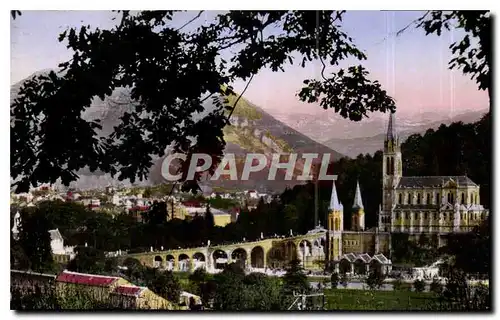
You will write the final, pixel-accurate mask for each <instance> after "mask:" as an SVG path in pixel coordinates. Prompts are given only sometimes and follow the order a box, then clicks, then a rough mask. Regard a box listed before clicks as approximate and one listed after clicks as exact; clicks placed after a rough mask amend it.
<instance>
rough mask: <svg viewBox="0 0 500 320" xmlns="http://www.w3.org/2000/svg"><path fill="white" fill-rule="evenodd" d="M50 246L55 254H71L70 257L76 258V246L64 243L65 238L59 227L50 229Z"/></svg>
mask: <svg viewBox="0 0 500 320" xmlns="http://www.w3.org/2000/svg"><path fill="white" fill-rule="evenodd" d="M49 234H50V247H51V249H52V253H53V254H61V255H69V256H70V259H73V258H74V255H75V254H74V247H69V246H65V245H64V239H63V237H62V235H61V233H60V232H59V229H54V230H49Z"/></svg>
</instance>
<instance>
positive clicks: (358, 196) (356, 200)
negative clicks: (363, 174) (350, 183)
mask: <svg viewBox="0 0 500 320" xmlns="http://www.w3.org/2000/svg"><path fill="white" fill-rule="evenodd" d="M352 207H353V208H354V209H364V207H363V200H362V199H361V190H360V189H359V180H358V182H357V183H356V194H355V195H354V204H353V205H352Z"/></svg>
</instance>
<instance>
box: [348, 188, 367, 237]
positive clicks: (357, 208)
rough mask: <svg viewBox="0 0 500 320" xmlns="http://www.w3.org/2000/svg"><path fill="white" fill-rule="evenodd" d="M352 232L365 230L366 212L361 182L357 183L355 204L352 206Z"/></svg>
mask: <svg viewBox="0 0 500 320" xmlns="http://www.w3.org/2000/svg"><path fill="white" fill-rule="evenodd" d="M351 226H352V230H364V229H365V211H364V206H363V200H362V199H361V189H360V188H359V181H358V182H357V183H356V193H355V195H354V204H353V205H352V224H351Z"/></svg>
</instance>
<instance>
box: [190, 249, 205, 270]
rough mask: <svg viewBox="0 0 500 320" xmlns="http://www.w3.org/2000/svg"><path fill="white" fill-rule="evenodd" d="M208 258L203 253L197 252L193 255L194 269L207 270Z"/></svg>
mask: <svg viewBox="0 0 500 320" xmlns="http://www.w3.org/2000/svg"><path fill="white" fill-rule="evenodd" d="M206 260H207V259H206V257H205V255H204V254H203V253H202V252H195V253H194V254H193V258H192V263H193V269H194V270H196V269H200V268H205V267H206Z"/></svg>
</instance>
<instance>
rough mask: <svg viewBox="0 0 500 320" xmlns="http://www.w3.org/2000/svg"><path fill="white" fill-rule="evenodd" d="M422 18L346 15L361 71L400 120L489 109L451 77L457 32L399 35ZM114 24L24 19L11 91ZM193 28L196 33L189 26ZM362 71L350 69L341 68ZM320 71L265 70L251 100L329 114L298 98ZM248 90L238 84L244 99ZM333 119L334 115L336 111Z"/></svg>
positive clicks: (76, 16) (102, 17)
mask: <svg viewBox="0 0 500 320" xmlns="http://www.w3.org/2000/svg"><path fill="white" fill-rule="evenodd" d="M195 14H196V12H188V13H185V14H182V15H180V16H179V17H178V18H177V19H176V20H174V22H173V25H178V26H181V25H183V24H184V23H185V22H187V21H189V20H190V18H191V17H193V16H194V15H195ZM215 14H216V12H205V13H204V14H203V15H202V16H201V17H200V19H199V21H200V23H202V22H203V21H209V20H211V18H212V17H213V16H214V15H215ZM422 14H423V13H422V12H418V11H348V12H347V13H346V14H345V16H344V19H343V22H342V30H343V31H345V32H346V33H347V34H348V35H349V36H350V37H352V38H353V40H354V43H355V44H356V46H357V47H358V48H359V49H361V50H362V51H364V52H365V53H366V55H367V56H368V59H367V61H363V62H362V64H363V65H364V66H365V67H366V68H367V69H368V71H369V72H370V74H371V76H370V78H371V79H373V80H378V81H379V82H380V83H381V84H382V86H383V88H384V89H385V90H387V92H388V93H389V94H390V95H391V96H392V97H393V98H394V99H395V100H396V105H397V110H398V113H405V114H416V115H418V114H419V113H422V112H427V111H439V112H440V113H449V114H450V116H452V115H453V114H456V113H461V112H463V111H465V110H477V109H484V108H486V107H487V106H488V96H487V94H486V92H484V91H479V90H478V89H477V86H476V84H475V82H474V81H472V80H470V79H469V78H468V77H466V76H464V75H463V74H462V73H461V72H460V71H450V70H448V61H449V60H450V58H451V51H450V49H449V46H450V44H451V43H453V42H454V41H456V40H457V39H460V38H461V36H462V34H460V33H459V32H458V31H453V30H452V31H450V32H444V33H443V34H442V36H441V37H438V36H436V35H428V36H426V35H425V32H424V31H423V30H421V29H415V28H414V27H409V28H408V29H406V31H405V32H403V33H402V34H401V35H399V36H396V32H397V31H399V30H401V29H403V28H404V27H405V26H407V25H408V24H409V23H410V22H411V21H413V20H415V19H416V18H418V17H420V16H421V15H422ZM114 16H116V14H115V13H112V12H110V11H23V14H22V16H21V17H18V18H16V20H11V84H13V83H16V82H18V81H20V80H22V79H24V78H26V77H28V76H29V75H31V74H32V73H34V72H36V71H39V70H43V69H49V68H56V67H57V65H58V64H59V63H60V62H63V61H66V60H68V59H70V57H71V55H72V52H71V51H70V50H69V49H67V48H66V46H65V44H64V43H60V42H58V40H57V37H58V35H59V34H60V33H61V32H63V31H64V30H65V29H66V28H67V27H79V26H82V25H91V26H93V27H99V28H111V27H112V26H113V25H114V24H115V21H113V20H112V18H113V17H114ZM190 27H193V28H195V27H196V25H195V24H193V25H190ZM350 64H358V62H357V61H346V62H345V63H343V66H348V65H350ZM320 70H321V67H320V63H319V62H316V63H314V64H312V65H309V67H306V68H301V67H300V66H296V65H294V66H287V67H286V68H285V72H272V71H271V70H262V71H261V72H260V73H259V74H258V75H256V76H255V77H254V78H253V80H252V82H251V84H250V85H249V87H248V89H247V91H246V92H245V97H246V98H247V99H249V100H250V101H252V102H253V103H255V104H257V105H259V106H260V107H262V108H264V109H265V110H268V111H270V112H271V113H285V112H288V113H310V114H316V113H321V112H325V111H324V110H323V109H321V107H319V106H318V105H313V104H307V103H301V102H300V101H299V100H298V97H297V96H296V94H297V92H298V91H299V90H300V88H301V86H302V81H303V80H304V79H307V78H309V79H310V78H319V77H320ZM245 84H246V83H243V82H238V83H235V84H234V87H235V89H236V90H237V91H239V92H241V91H242V90H243V88H244V86H245ZM330 112H331V111H330Z"/></svg>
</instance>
